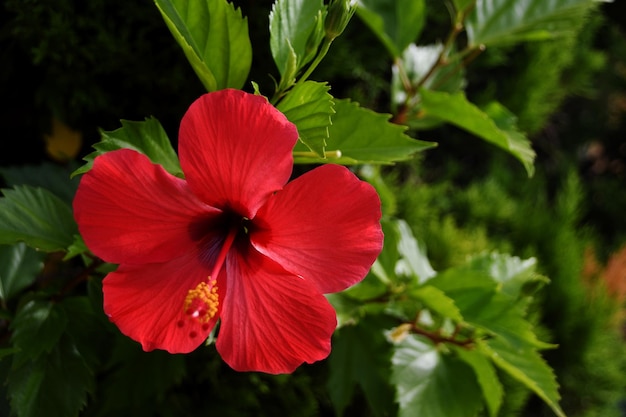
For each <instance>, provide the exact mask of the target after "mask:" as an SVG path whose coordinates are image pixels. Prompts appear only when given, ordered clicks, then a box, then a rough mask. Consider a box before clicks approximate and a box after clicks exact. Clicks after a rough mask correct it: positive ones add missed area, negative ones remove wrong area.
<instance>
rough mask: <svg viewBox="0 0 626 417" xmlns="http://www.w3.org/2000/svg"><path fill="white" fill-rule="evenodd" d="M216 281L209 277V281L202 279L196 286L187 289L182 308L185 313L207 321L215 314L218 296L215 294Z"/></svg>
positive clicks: (202, 321)
mask: <svg viewBox="0 0 626 417" xmlns="http://www.w3.org/2000/svg"><path fill="white" fill-rule="evenodd" d="M216 284H217V282H216V280H215V279H211V277H209V281H208V282H206V281H202V282H201V283H199V284H198V285H197V286H196V288H193V289H191V290H189V292H188V293H187V297H185V301H184V302H183V309H184V311H185V314H186V315H187V316H189V317H190V318H192V319H195V320H197V321H198V322H200V323H202V324H205V323H208V322H209V320H211V319H212V318H213V317H215V315H216V314H217V308H218V306H219V304H220V303H219V296H218V294H217V285H216Z"/></svg>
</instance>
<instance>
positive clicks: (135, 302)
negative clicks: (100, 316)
mask: <svg viewBox="0 0 626 417" xmlns="http://www.w3.org/2000/svg"><path fill="white" fill-rule="evenodd" d="M198 259H199V258H198V256H197V254H196V253H193V254H191V253H190V254H188V255H186V256H184V257H181V258H176V259H175V260H173V261H170V262H167V263H163V264H150V265H141V266H128V265H121V266H120V267H119V268H118V270H117V271H116V272H112V273H110V274H109V275H107V276H106V277H105V279H104V281H103V282H102V291H103V293H104V311H105V313H106V314H107V315H108V316H109V319H110V320H111V321H112V322H113V323H115V324H116V325H117V327H118V328H119V329H120V331H121V332H122V333H124V334H125V335H126V336H128V337H130V338H132V339H134V340H136V341H138V342H140V343H141V345H142V347H143V349H144V350H146V351H150V350H153V349H162V350H167V351H168V352H170V353H187V352H191V351H192V350H194V349H195V348H197V347H198V346H199V345H200V344H201V343H202V342H204V341H205V340H206V338H207V336H208V334H209V332H210V331H211V330H212V328H213V327H214V326H215V322H216V321H217V319H218V317H219V313H218V314H216V315H215V316H214V317H213V318H212V319H211V320H210V321H209V322H208V323H207V324H206V325H205V326H204V328H203V326H202V324H201V323H200V322H199V321H197V320H195V319H193V318H191V317H190V316H189V315H187V314H185V312H184V300H185V298H186V296H187V293H188V291H189V290H191V289H193V288H195V287H196V286H197V285H198V284H199V283H200V282H202V281H205V280H206V279H207V275H208V273H209V272H208V268H205V267H203V266H202V265H201V264H200V263H199V262H198ZM225 291H226V288H223V286H221V285H218V295H219V296H220V297H221V296H222V294H224V293H225ZM220 303H221V298H220Z"/></svg>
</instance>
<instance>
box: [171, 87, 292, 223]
mask: <svg viewBox="0 0 626 417" xmlns="http://www.w3.org/2000/svg"><path fill="white" fill-rule="evenodd" d="M297 139H298V132H297V130H296V127H295V125H293V124H292V123H290V122H289V121H288V120H287V118H285V116H284V115H283V114H282V113H281V112H279V111H278V110H277V109H276V108H275V107H273V106H272V105H271V104H269V102H268V101H267V100H266V99H265V98H264V97H261V96H255V95H252V94H248V93H245V92H243V91H239V90H232V89H227V90H221V91H217V92H214V93H209V94H205V95H203V96H202V97H200V98H199V99H198V100H196V101H195V102H194V103H193V104H192V105H191V107H190V108H189V110H188V111H187V113H186V114H185V116H184V117H183V120H182V122H181V125H180V135H179V145H178V150H179V155H180V162H181V166H182V169H183V171H184V172H185V176H186V178H187V181H188V182H189V186H190V187H191V188H192V190H193V191H194V193H196V195H198V196H199V197H200V198H201V199H202V200H203V201H205V202H207V203H208V204H210V205H211V206H214V207H218V208H221V209H226V208H228V209H231V210H233V211H235V212H237V213H238V214H240V215H241V216H244V217H248V218H251V217H253V216H254V214H255V213H256V211H257V209H258V208H259V206H260V205H261V204H263V202H264V201H265V200H266V199H267V197H268V196H269V195H270V194H271V193H273V192H274V191H276V190H280V189H281V188H282V187H283V186H284V185H285V183H286V182H287V181H288V180H289V176H290V175H291V170H292V167H293V157H292V154H291V152H292V149H293V147H294V145H295V143H296V141H297Z"/></svg>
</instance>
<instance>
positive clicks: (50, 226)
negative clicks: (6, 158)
mask: <svg viewBox="0 0 626 417" xmlns="http://www.w3.org/2000/svg"><path fill="white" fill-rule="evenodd" d="M2 192H3V194H4V197H2V198H0V244H13V243H16V242H19V241H22V242H25V243H26V244H27V245H28V246H30V247H33V248H35V249H38V250H42V251H44V252H52V251H57V250H64V249H65V248H67V247H68V246H69V245H70V244H71V243H72V241H73V239H74V238H73V236H74V234H76V233H78V228H77V226H76V223H75V222H74V217H73V215H72V209H71V208H70V206H69V205H68V204H67V203H65V202H64V201H62V200H61V199H59V198H58V197H57V196H55V195H54V194H52V193H50V192H49V191H47V190H44V189H43V188H33V187H29V186H17V187H15V188H13V189H5V190H2Z"/></svg>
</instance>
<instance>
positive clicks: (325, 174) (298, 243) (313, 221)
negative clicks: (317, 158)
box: [250, 165, 383, 294]
mask: <svg viewBox="0 0 626 417" xmlns="http://www.w3.org/2000/svg"><path fill="white" fill-rule="evenodd" d="M380 217H381V209H380V199H379V198H378V194H377V193H376V191H375V190H374V188H373V187H372V186H371V185H370V184H368V183H366V182H364V181H361V180H359V179H358V178H357V177H356V176H355V175H354V174H353V173H351V172H350V171H349V170H348V169H347V168H345V167H341V166H338V165H324V166H321V167H318V168H316V169H314V170H312V171H309V172H308V173H306V174H304V175H302V176H300V177H299V178H297V179H295V180H294V181H292V182H290V183H289V184H287V185H286V186H285V189H284V190H283V191H281V192H279V193H276V194H275V195H274V196H273V197H272V198H271V199H270V200H268V202H267V204H266V205H265V206H263V207H262V208H261V209H260V210H259V212H258V215H257V217H256V218H255V219H253V222H254V225H255V226H258V227H253V228H251V233H250V239H251V241H252V244H253V245H254V247H255V248H257V249H258V250H259V251H260V252H261V253H263V254H265V255H266V256H268V257H270V258H272V259H273V260H275V261H276V262H278V263H279V264H280V265H281V266H282V267H284V268H285V269H287V270H289V271H290V272H292V273H294V274H296V275H299V276H301V277H303V278H305V279H306V280H308V281H312V282H313V283H314V284H315V286H316V287H317V288H318V290H319V291H320V292H322V293H324V294H326V293H331V292H337V291H342V290H344V289H346V288H347V287H349V286H350V285H353V284H355V283H357V282H359V281H360V280H361V279H363V277H365V275H366V274H367V272H368V270H369V268H370V267H371V266H372V264H373V263H374V261H375V260H376V257H377V256H378V255H379V254H380V251H381V250H382V245H383V233H382V230H381V226H380Z"/></svg>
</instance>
